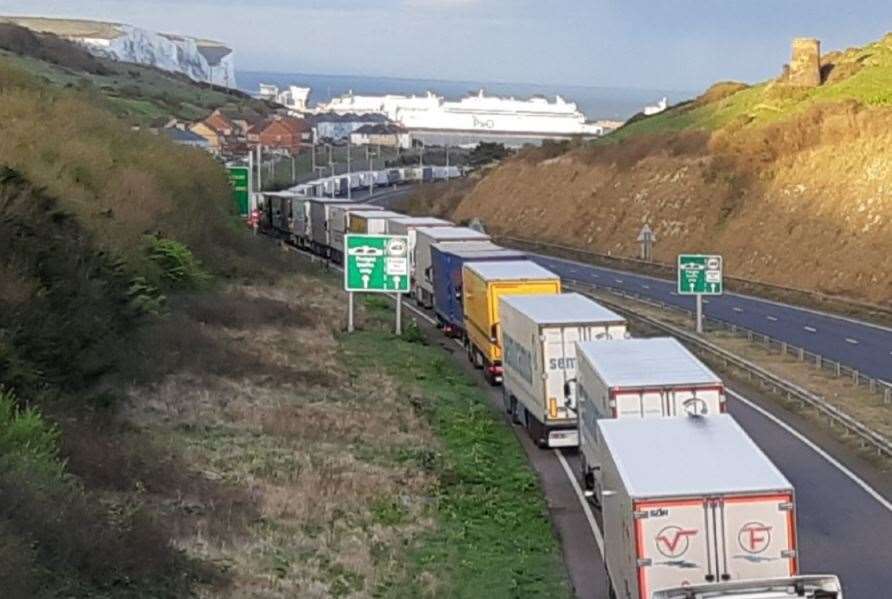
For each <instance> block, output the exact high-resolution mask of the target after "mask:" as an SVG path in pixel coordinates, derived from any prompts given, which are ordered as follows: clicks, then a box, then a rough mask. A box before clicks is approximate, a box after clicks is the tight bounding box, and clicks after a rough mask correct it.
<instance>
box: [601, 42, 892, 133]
mask: <svg viewBox="0 0 892 599" xmlns="http://www.w3.org/2000/svg"><path fill="white" fill-rule="evenodd" d="M821 67H822V68H821V70H822V75H823V80H824V82H823V84H822V85H821V86H820V87H817V88H814V89H802V88H794V87H789V86H785V85H783V84H780V83H777V82H775V81H768V82H763V83H760V84H758V85H754V86H746V85H743V84H740V83H731V82H724V83H718V84H716V85H714V86H713V87H712V88H710V89H709V90H707V92H705V93H704V94H703V95H702V96H700V97H699V98H697V99H695V100H693V101H691V102H685V103H682V104H679V105H677V106H674V107H672V108H670V109H669V110H667V111H665V112H663V113H661V114H658V115H654V116H651V117H642V118H637V119H633V120H632V121H631V122H629V123H628V124H627V125H626V126H624V127H622V128H620V129H619V130H617V131H616V132H615V133H614V134H612V135H610V136H608V137H607V138H605V141H608V142H611V141H618V140H623V139H627V138H629V137H634V136H637V135H642V134H664V133H674V132H678V131H683V130H690V129H700V130H706V131H715V130H719V129H730V130H737V129H741V128H745V127H758V126H761V125H765V124H768V123H776V122H780V121H784V120H787V119H792V118H794V117H796V116H797V115H801V114H803V113H805V112H806V111H808V110H810V109H812V108H814V107H819V106H822V105H828V104H834V103H842V102H856V103H859V104H862V105H865V106H890V105H892V34H890V35H887V36H886V37H884V38H883V39H882V40H880V41H878V42H875V43H872V44H869V45H867V46H864V47H863V48H853V49H849V50H846V51H843V52H831V53H829V54H825V55H824V56H823V57H822V60H821Z"/></svg>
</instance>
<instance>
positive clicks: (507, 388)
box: [499, 293, 627, 447]
mask: <svg viewBox="0 0 892 599" xmlns="http://www.w3.org/2000/svg"><path fill="white" fill-rule="evenodd" d="M499 301H500V304H499V314H500V315H501V324H500V326H499V341H500V343H501V345H502V368H503V374H502V385H503V388H502V394H503V395H502V396H503V398H504V402H505V410H506V412H507V413H508V414H509V415H510V416H511V420H512V421H513V422H515V423H519V424H522V425H523V426H524V428H526V430H527V432H528V433H529V435H530V438H531V439H533V441H534V442H535V443H536V444H537V445H538V446H539V447H576V446H578V445H579V432H578V425H577V418H576V393H575V387H574V386H572V385H571V384H570V383H571V381H573V380H575V379H576V342H577V341H579V342H586V341H591V342H592V343H596V342H597V341H599V340H609V339H624V338H625V337H626V335H627V327H626V320H625V318H623V317H622V316H620V315H619V314H616V313H615V312H612V311H610V310H608V309H607V308H605V307H603V306H601V305H600V304H598V303H596V302H594V301H592V300H591V299H589V298H587V297H585V296H583V295H580V294H578V293H565V294H560V295H513V296H512V295H509V296H505V297H502V298H501V299H500V300H499Z"/></svg>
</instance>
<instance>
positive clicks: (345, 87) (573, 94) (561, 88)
mask: <svg viewBox="0 0 892 599" xmlns="http://www.w3.org/2000/svg"><path fill="white" fill-rule="evenodd" d="M236 80H237V81H238V87H239V89H241V90H243V91H245V92H248V93H252V94H254V93H257V91H258V90H259V88H260V84H261V83H268V84H271V85H277V86H279V87H280V88H285V87H287V86H289V85H299V86H301V87H309V88H311V89H312V92H311V94H310V103H311V105H312V104H316V103H320V102H327V101H329V100H330V99H332V98H334V97H336V96H340V95H343V94H345V93H347V92H349V91H351V90H352V91H353V92H354V93H356V94H364V95H384V94H404V95H412V94H416V95H421V94H424V93H425V92H427V91H432V92H434V93H436V94H438V95H441V96H444V97H446V98H447V99H449V100H458V99H460V98H462V97H464V96H467V95H468V94H476V93H477V92H478V91H479V90H481V89H482V90H484V91H485V92H486V94H487V95H490V96H506V97H512V96H513V97H515V98H519V99H520V98H529V97H532V96H545V97H547V98H550V99H553V98H554V96H555V95H559V96H561V97H562V98H564V99H565V100H567V101H571V102H576V104H577V106H578V107H579V109H580V110H581V111H582V112H583V113H584V114H585V116H586V118H588V120H591V121H596V120H601V119H609V120H626V119H628V118H629V117H631V116H633V115H635V114H636V113H638V112H641V111H642V110H643V108H644V107H645V106H647V105H651V104H656V103H657V102H658V101H659V100H660V99H661V98H663V97H666V98H668V99H669V104H670V105H671V104H674V103H676V102H680V101H682V100H686V99H688V98H692V97H694V96H695V95H696V94H695V93H694V92H685V91H679V90H660V89H638V88H618V87H591V86H583V85H540V84H535V83H504V82H487V81H445V80H439V79H405V78H400V77H372V76H367V75H319V74H309V73H269V72H260V71H237V72H236Z"/></svg>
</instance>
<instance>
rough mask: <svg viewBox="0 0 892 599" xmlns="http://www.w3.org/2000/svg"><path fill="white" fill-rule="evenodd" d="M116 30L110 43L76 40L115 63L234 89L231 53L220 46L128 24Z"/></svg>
mask: <svg viewBox="0 0 892 599" xmlns="http://www.w3.org/2000/svg"><path fill="white" fill-rule="evenodd" d="M119 30H120V35H119V36H118V37H115V38H113V39H110V40H105V39H97V38H80V39H78V40H77V41H79V42H80V43H82V44H84V45H86V46H87V47H88V48H89V49H90V51H91V52H94V53H96V54H99V55H102V56H106V57H109V58H114V59H115V60H120V61H123V62H135V63H138V64H145V65H149V66H154V67H158V68H159V69H163V70H165V71H171V72H174V73H183V74H184V75H187V76H189V77H190V78H192V79H193V80H195V81H204V82H207V83H214V84H216V85H222V86H224V87H235V62H234V57H233V52H232V51H231V50H229V49H225V48H223V46H219V45H209V44H207V43H204V42H200V41H199V40H196V39H194V38H190V37H182V36H170V35H164V34H160V33H155V32H153V31H148V30H146V29H140V28H139V27H131V26H130V25H121V26H120V27H119ZM221 50H223V52H221ZM209 59H210V60H209Z"/></svg>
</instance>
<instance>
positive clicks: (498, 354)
mask: <svg viewBox="0 0 892 599" xmlns="http://www.w3.org/2000/svg"><path fill="white" fill-rule="evenodd" d="M560 292H561V279H560V277H558V276H557V275H556V274H554V273H553V272H551V271H550V270H546V269H545V268H543V267H541V266H539V265H538V264H536V263H535V262H533V261H532V260H519V261H508V262H466V263H465V264H464V266H463V267H462V309H463V310H464V319H465V331H466V346H467V352H468V358H469V359H470V360H471V362H473V364H474V366H475V367H477V368H482V369H483V374H484V377H485V378H486V380H487V382H489V384H491V385H498V384H501V382H502V347H501V345H500V344H499V321H500V313H499V300H500V299H501V298H502V297H503V296H506V295H557V294H558V293H560Z"/></svg>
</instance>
